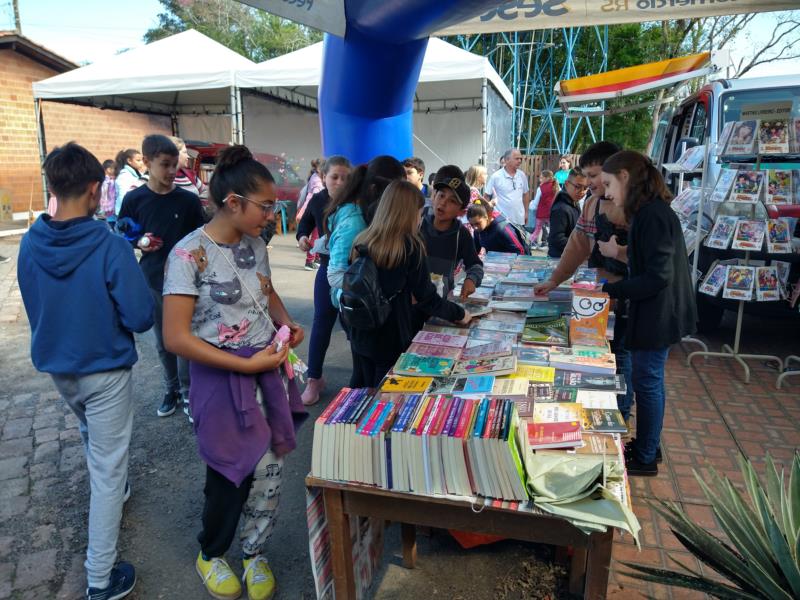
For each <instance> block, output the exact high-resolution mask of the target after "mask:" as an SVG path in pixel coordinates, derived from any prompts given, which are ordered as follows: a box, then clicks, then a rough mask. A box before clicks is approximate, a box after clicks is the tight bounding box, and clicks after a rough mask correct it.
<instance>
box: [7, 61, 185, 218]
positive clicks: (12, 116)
mask: <svg viewBox="0 0 800 600" xmlns="http://www.w3.org/2000/svg"><path fill="white" fill-rule="evenodd" d="M55 74H56V73H55V72H54V71H52V70H51V69H49V68H47V67H45V66H43V65H40V64H39V63H37V62H36V61H33V60H31V59H29V58H27V57H25V56H22V55H20V54H18V53H16V52H14V51H13V50H0V189H3V190H7V191H8V192H9V193H10V194H11V200H12V203H13V209H14V211H15V212H23V211H27V210H28V204H29V202H30V199H31V194H33V196H32V197H33V208H34V210H40V209H41V208H43V206H42V204H43V200H42V198H43V196H42V180H41V175H40V168H39V147H38V142H37V139H36V117H35V113H34V107H33V90H32V89H31V84H32V83H33V82H34V81H39V80H41V79H46V78H47V77H52V76H53V75H55ZM42 113H43V117H44V125H45V138H46V141H47V148H48V149H52V148H54V147H56V146H58V145H59V144H63V143H65V142H68V141H70V140H74V141H76V142H78V143H79V144H82V145H84V146H86V147H87V148H88V149H89V150H90V151H91V152H93V153H94V154H95V156H97V158H98V159H99V160H100V161H101V162H102V161H104V160H105V159H107V158H112V159H113V158H114V156H115V155H116V153H117V152H118V151H120V150H123V149H125V148H137V147H139V146H140V144H141V141H142V138H143V137H144V136H145V135H147V134H148V133H165V134H167V135H169V134H170V133H171V126H170V120H169V118H168V117H158V116H153V115H145V114H139V113H127V112H124V111H117V110H101V109H99V108H90V107H85V106H77V105H72V104H63V103H59V102H44V103H43V104H42Z"/></svg>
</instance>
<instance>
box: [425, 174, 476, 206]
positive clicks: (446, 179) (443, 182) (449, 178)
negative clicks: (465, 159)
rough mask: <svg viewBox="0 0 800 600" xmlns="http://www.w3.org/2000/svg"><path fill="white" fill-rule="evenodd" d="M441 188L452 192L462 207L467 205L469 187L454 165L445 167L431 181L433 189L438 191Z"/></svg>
mask: <svg viewBox="0 0 800 600" xmlns="http://www.w3.org/2000/svg"><path fill="white" fill-rule="evenodd" d="M442 188H450V189H451V190H453V191H454V192H455V193H456V196H458V199H459V200H461V206H462V207H466V206H467V205H468V204H469V197H470V192H469V186H468V185H467V182H466V181H464V172H463V171H462V170H461V169H459V168H458V167H457V166H456V165H445V166H443V167H442V168H441V169H439V170H438V171H437V172H436V178H435V179H434V180H433V189H435V190H440V189H442Z"/></svg>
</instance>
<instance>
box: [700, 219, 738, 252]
mask: <svg viewBox="0 0 800 600" xmlns="http://www.w3.org/2000/svg"><path fill="white" fill-rule="evenodd" d="M738 221H739V218H738V217H734V216H732V215H719V216H718V217H717V220H716V221H714V227H713V228H712V229H711V233H710V234H709V235H708V237H707V238H706V241H705V245H706V246H708V247H709V248H721V249H725V248H727V247H728V246H730V244H731V240H732V239H733V233H734V231H735V230H736V223H737V222H738Z"/></svg>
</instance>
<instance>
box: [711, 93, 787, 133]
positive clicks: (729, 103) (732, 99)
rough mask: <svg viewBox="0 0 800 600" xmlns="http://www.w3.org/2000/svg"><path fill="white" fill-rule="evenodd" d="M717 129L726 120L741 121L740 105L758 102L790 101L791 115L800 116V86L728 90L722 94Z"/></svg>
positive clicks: (750, 104) (720, 128)
mask: <svg viewBox="0 0 800 600" xmlns="http://www.w3.org/2000/svg"><path fill="white" fill-rule="evenodd" d="M721 102H722V119H720V122H719V130H720V131H722V127H723V126H724V125H725V123H727V122H728V121H741V120H742V119H741V114H742V107H744V106H748V107H752V106H754V105H759V104H775V103H781V102H783V103H787V104H789V103H791V106H792V117H793V118H798V117H800V86H792V87H784V88H768V89H757V90H740V91H730V92H727V93H725V94H723V96H722V99H721Z"/></svg>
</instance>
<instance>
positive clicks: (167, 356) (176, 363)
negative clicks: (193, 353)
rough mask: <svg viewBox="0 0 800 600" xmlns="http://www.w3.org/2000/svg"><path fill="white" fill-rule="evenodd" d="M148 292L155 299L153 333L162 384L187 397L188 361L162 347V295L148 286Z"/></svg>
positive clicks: (171, 390) (170, 390)
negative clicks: (162, 376)
mask: <svg viewBox="0 0 800 600" xmlns="http://www.w3.org/2000/svg"><path fill="white" fill-rule="evenodd" d="M150 293H151V294H152V295H153V300H155V303H156V307H155V315H154V317H155V319H154V320H155V322H154V324H153V333H155V336H156V349H157V350H158V360H159V361H161V368H162V369H163V370H164V385H165V386H166V388H167V392H172V393H174V394H180V395H181V396H182V397H183V398H188V397H189V361H187V360H186V359H185V358H182V357H180V356H176V355H175V354H173V353H172V352H169V351H167V349H166V348H164V332H163V329H162V328H163V322H162V321H163V320H164V296H162V295H161V292H158V291H156V290H154V289H153V288H150Z"/></svg>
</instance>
